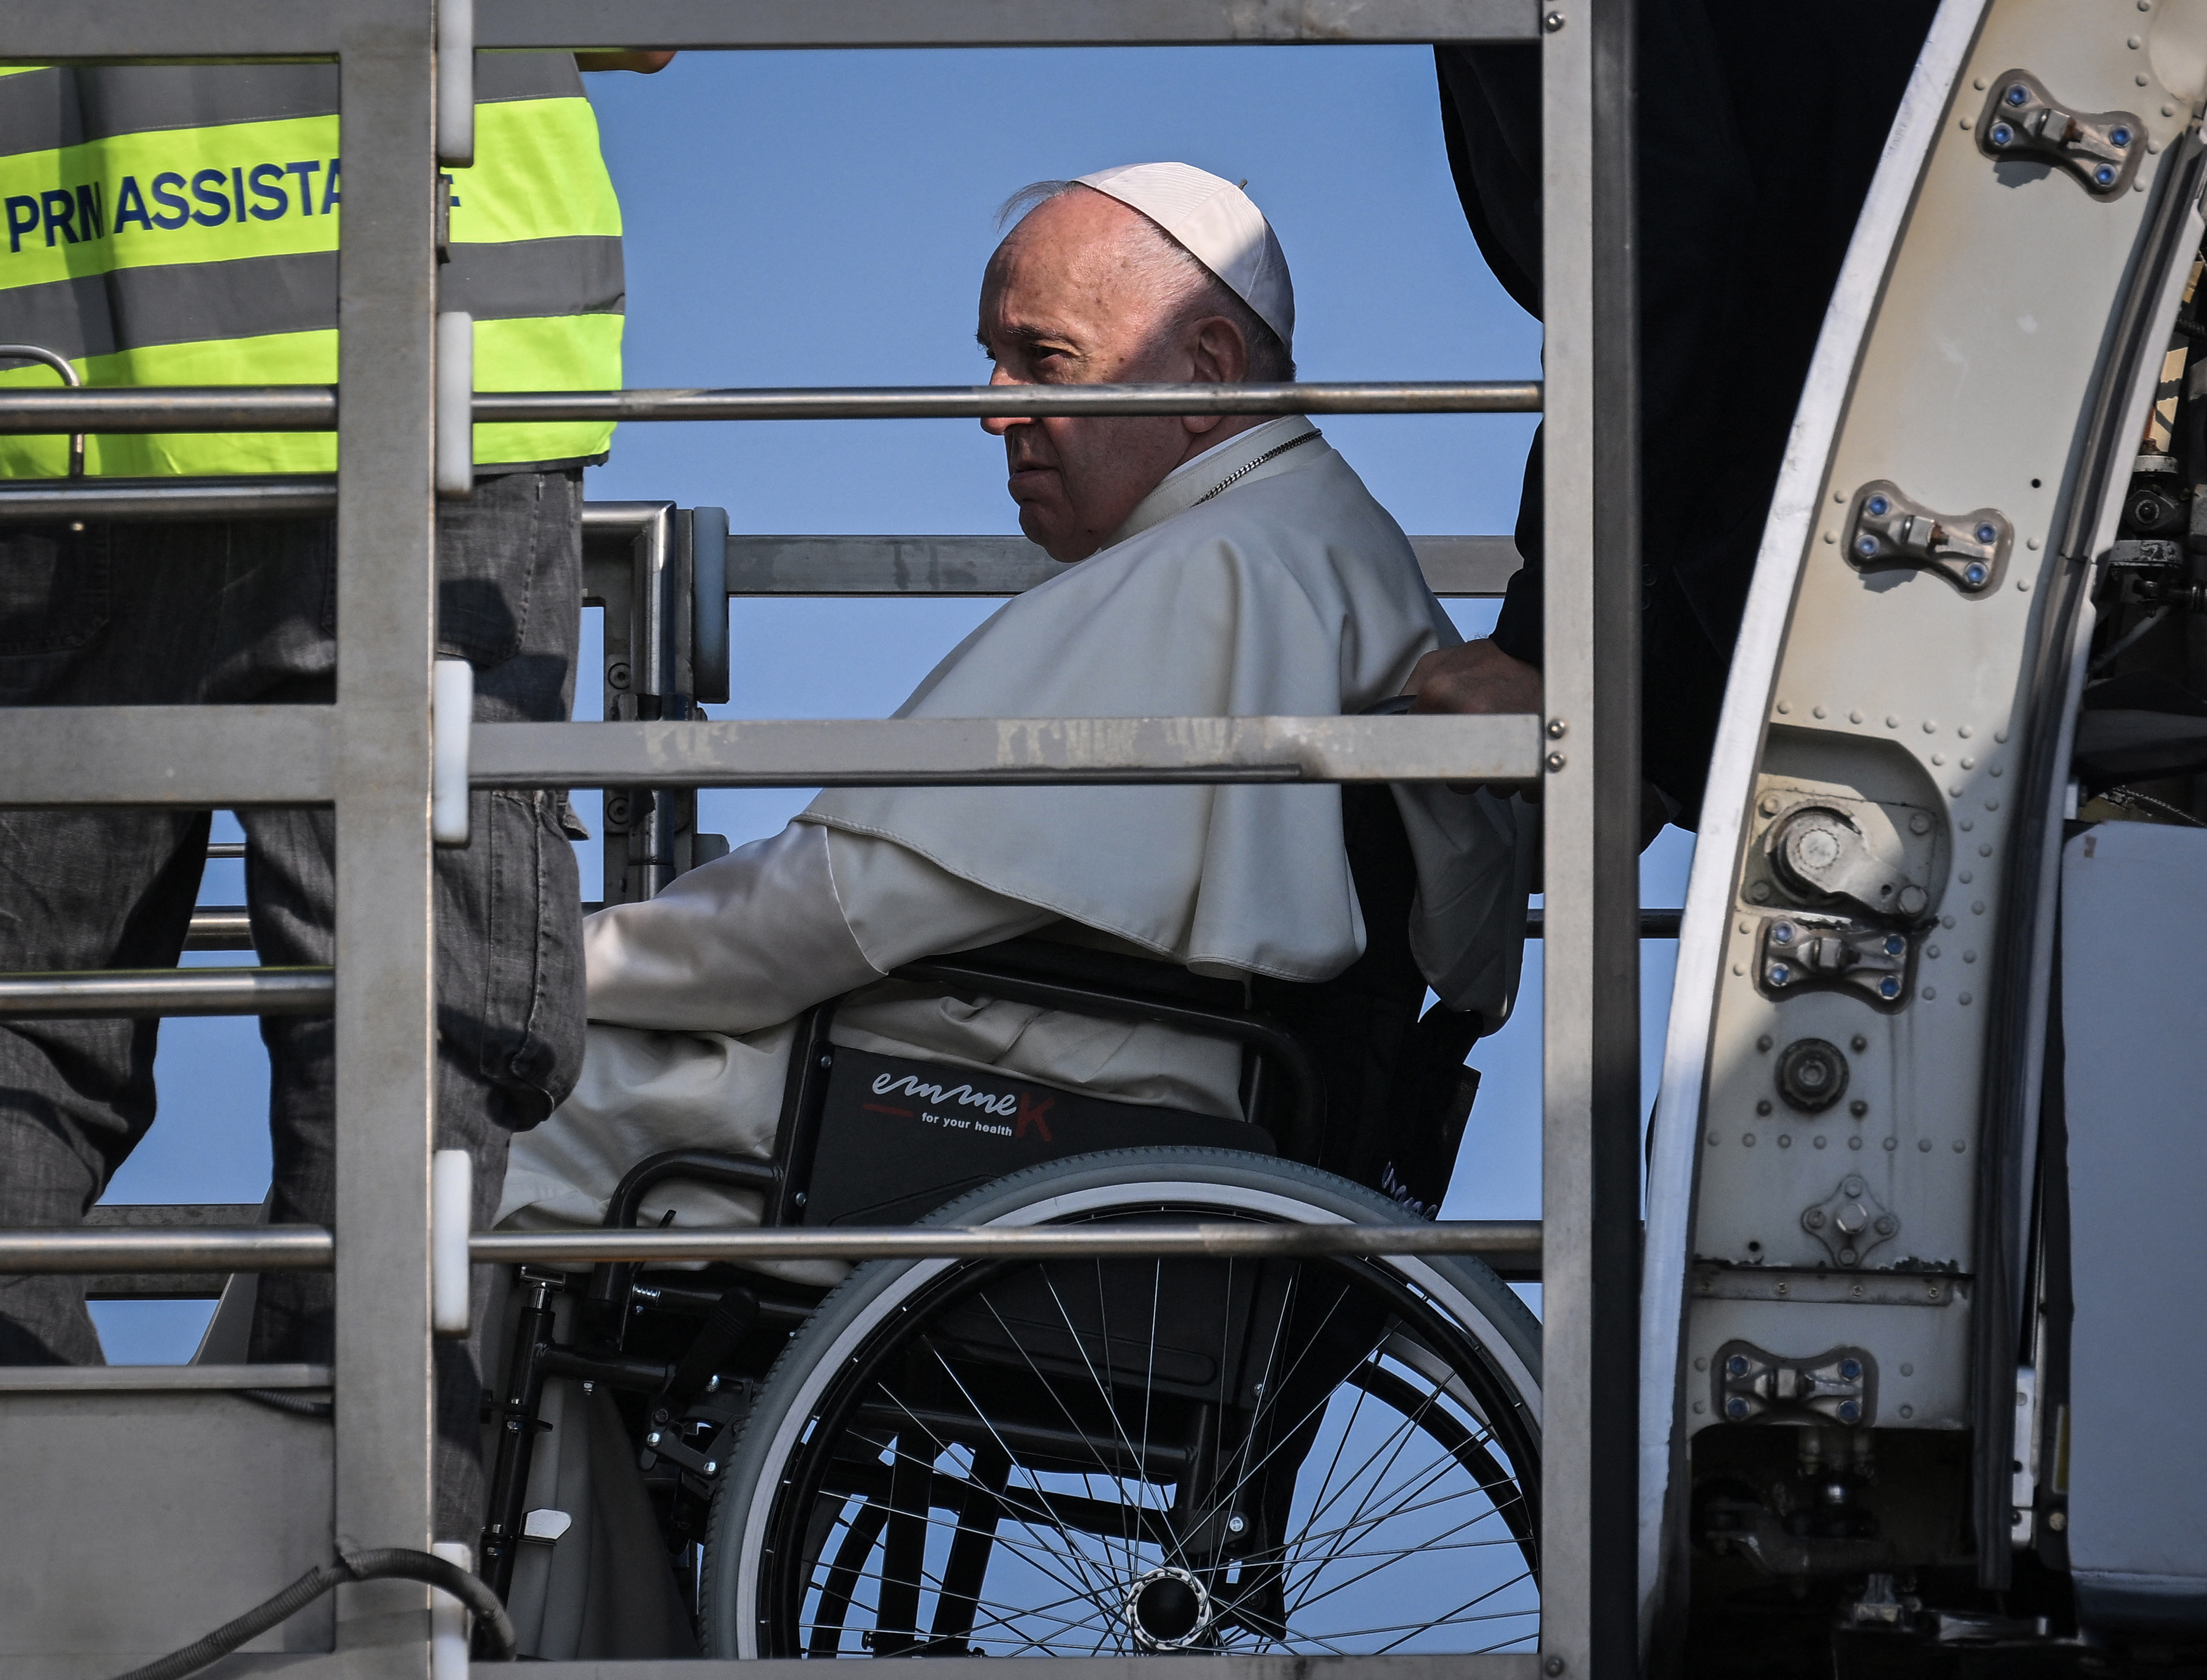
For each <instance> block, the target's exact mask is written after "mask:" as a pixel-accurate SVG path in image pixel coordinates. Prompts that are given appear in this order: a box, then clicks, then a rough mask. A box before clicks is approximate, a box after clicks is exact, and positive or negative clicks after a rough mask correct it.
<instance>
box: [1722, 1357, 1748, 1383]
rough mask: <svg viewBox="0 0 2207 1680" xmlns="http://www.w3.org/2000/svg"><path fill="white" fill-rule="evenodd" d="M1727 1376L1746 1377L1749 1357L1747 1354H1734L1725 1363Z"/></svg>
mask: <svg viewBox="0 0 2207 1680" xmlns="http://www.w3.org/2000/svg"><path fill="white" fill-rule="evenodd" d="M1725 1375H1726V1376H1727V1377H1744V1376H1746V1375H1747V1355H1746V1354H1733V1355H1732V1357H1731V1358H1730V1359H1728V1360H1726V1361H1725Z"/></svg>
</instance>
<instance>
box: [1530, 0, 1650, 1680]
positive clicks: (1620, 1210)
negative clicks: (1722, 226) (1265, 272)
mask: <svg viewBox="0 0 2207 1680" xmlns="http://www.w3.org/2000/svg"><path fill="white" fill-rule="evenodd" d="M1541 15H1542V23H1543V30H1544V33H1543V48H1542V64H1543V72H1542V99H1543V109H1542V119H1541V128H1542V145H1543V147H1544V152H1543V158H1544V162H1543V181H1542V192H1543V200H1542V208H1543V215H1544V218H1545V233H1544V236H1543V238H1544V248H1543V254H1542V275H1541V301H1542V311H1541V314H1542V318H1543V320H1544V321H1545V322H1546V379H1547V400H1546V416H1545V419H1544V422H1543V423H1544V426H1545V427H1546V441H1547V448H1546V481H1545V485H1544V487H1543V495H1544V497H1545V499H1546V511H1547V529H1546V550H1545V557H1546V558H1545V564H1546V613H1545V648H1546V654H1545V658H1546V710H1547V714H1548V726H1547V747H1548V751H1549V758H1548V774H1547V777H1546V792H1545V798H1546V891H1547V926H1546V951H1545V956H1544V961H1545V963H1546V993H1545V1012H1546V1045H1545V1051H1544V1061H1543V1079H1544V1092H1545V1095H1544V1109H1545V1115H1544V1124H1545V1135H1544V1143H1543V1148H1542V1155H1541V1175H1542V1176H1541V1209H1542V1215H1543V1217H1544V1218H1545V1220H1546V1238H1545V1244H1544V1255H1543V1277H1544V1285H1543V1288H1542V1292H1541V1300H1542V1317H1543V1319H1544V1323H1545V1338H1544V1348H1545V1354H1544V1363H1543V1382H1542V1391H1543V1405H1542V1500H1541V1545H1540V1557H1541V1564H1542V1579H1541V1603H1542V1617H1543V1627H1542V1631H1541V1651H1542V1656H1543V1663H1542V1667H1543V1671H1544V1672H1545V1673H1546V1674H1549V1675H1563V1676H1569V1677H1597V1680H1623V1677H1624V1676H1627V1675H1629V1674H1630V1673H1632V1672H1633V1671H1634V1670H1635V1668H1636V1665H1637V1651H1636V1630H1635V1617H1636V1612H1635V1600H1636V1593H1635V1590H1634V1569H1635V1551H1634V1528H1635V1524H1636V1518H1637V1513H1638V1498H1637V1492H1636V1483H1635V1476H1636V1464H1637V1457H1636V1449H1635V1437H1636V1428H1637V1396H1638V1387H1639V1384H1638V1369H1637V1367H1638V1341H1637V1337H1638V1305H1639V1300H1638V1298H1639V1252H1638V1244H1637V1231H1638V1222H1639V1205H1640V1197H1639V1188H1640V1148H1639V1138H1640V1127H1639V1119H1640V1115H1639V1109H1640V1092H1639V1084H1640V1054H1639V1047H1640V984H1639V980H1640V950H1639V941H1638V938H1637V934H1638V908H1639V844H1638V842H1639V828H1640V811H1639V806H1640V798H1639V794H1640V739H1639V736H1640V729H1639V709H1640V620H1639V611H1640V542H1639V517H1640V486H1639V470H1638V442H1639V437H1638V428H1639V400H1638V390H1637V374H1636V338H1637V310H1636V302H1635V287H1634V253H1633V242H1634V221H1633V198H1634V186H1633V147H1632V84H1631V71H1632V57H1633V53H1632V47H1633V42H1632V31H1633V0H1553V3H1551V4H1548V5H1545V6H1544V7H1543V8H1542V14H1541Z"/></svg>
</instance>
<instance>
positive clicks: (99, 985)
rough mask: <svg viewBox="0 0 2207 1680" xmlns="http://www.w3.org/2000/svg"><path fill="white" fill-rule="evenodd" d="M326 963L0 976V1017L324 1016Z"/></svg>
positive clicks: (330, 990)
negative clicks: (305, 966)
mask: <svg viewBox="0 0 2207 1680" xmlns="http://www.w3.org/2000/svg"><path fill="white" fill-rule="evenodd" d="M336 998H337V979H336V974H335V971H334V970H332V969H327V968H111V969H95V970H93V971H91V972H82V973H75V974H0V1020H9V1021H21V1020H40V1019H68V1020H111V1019H129V1018H132V1017H136V1016H147V1015H326V1014H328V1013H330V1010H331V1008H332V1006H333V1005H334V1003H335V1001H336Z"/></svg>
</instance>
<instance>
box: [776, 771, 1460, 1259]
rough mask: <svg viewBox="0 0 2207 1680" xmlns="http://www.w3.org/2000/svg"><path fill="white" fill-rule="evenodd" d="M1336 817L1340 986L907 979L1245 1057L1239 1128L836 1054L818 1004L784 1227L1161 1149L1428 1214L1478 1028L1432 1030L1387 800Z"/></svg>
mask: <svg viewBox="0 0 2207 1680" xmlns="http://www.w3.org/2000/svg"><path fill="white" fill-rule="evenodd" d="M1342 815H1343V836H1344V840H1346V843H1347V846H1348V851H1349V866H1350V870H1351V873H1352V876H1353V877H1354V879H1355V885H1356V890H1357V897H1358V900H1359V902H1360V904H1361V906H1362V909H1363V913H1364V922H1365V937H1366V946H1365V950H1364V953H1363V954H1362V955H1361V957H1359V958H1358V960H1356V961H1355V963H1354V964H1352V965H1351V966H1349V968H1348V969H1347V970H1346V971H1344V972H1343V973H1341V974H1340V975H1337V976H1336V977H1335V978H1333V979H1331V980H1327V981H1324V982H1319V983H1297V982H1289V981H1283V980H1274V979H1268V978H1262V977H1259V978H1254V979H1253V980H1252V981H1250V982H1249V983H1246V984H1245V983H1241V982H1239V981H1231V980H1223V979H1218V978H1210V977H1205V976H1200V975H1195V974H1191V973H1189V972H1187V971H1186V970H1184V969H1181V968H1178V967H1175V966H1172V965H1170V964H1167V963H1163V962H1157V961H1152V960H1145V959H1142V958H1139V957H1134V956H1129V955H1123V954H1117V953H1114V952H1109V951H1103V950H1098V949H1096V948H1092V947H1089V946H1085V945H1077V944H1072V943H1068V942H1060V941H1056V940H1050V939H1047V938H1026V939H1015V940H1009V941H1007V942H1004V943H1002V944H1000V945H994V946H990V947H988V948H984V949H982V950H978V951H971V952H965V953H961V954H958V955H956V956H951V957H942V958H936V959H934V960H930V961H927V962H921V963H914V964H912V965H910V966H907V967H906V968H903V969H901V970H900V971H898V974H897V977H896V978H899V979H903V980H909V981H915V982H918V983H924V984H928V985H930V986H936V987H940V988H942V989H946V990H948V991H952V992H954V993H957V994H960V995H966V996H988V997H996V998H1004V999H1009V1000H1011V1001H1024V1002H1032V1003H1035V1004H1038V1005H1041V1006H1043V1007H1048V1008H1054V1009H1063V1010H1067V1011H1069V1012H1072V1013H1086V1014H1092V1015H1097V1016H1101V1017H1103V1018H1105V1019H1127V1020H1147V1021H1153V1022H1157V1023H1159V1024H1162V1025H1169V1026H1174V1027H1176V1028H1180V1029H1182V1030H1185V1031H1191V1032H1195V1033H1199V1034H1204V1035H1206V1036H1211V1037H1220V1038H1224V1039H1227V1040H1229V1041H1232V1042H1235V1043H1239V1044H1240V1045H1241V1048H1242V1050H1243V1053H1244V1072H1243V1080H1242V1097H1243V1112H1244V1115H1245V1117H1246V1118H1245V1120H1244V1121H1232V1120H1227V1119H1222V1118H1219V1117H1217V1116H1214V1115H1200V1114H1193V1113H1190V1112H1188V1111H1187V1110H1185V1109H1173V1108H1165V1107H1159V1106H1152V1105H1144V1104H1137V1103H1121V1102H1116V1101H1113V1100H1111V1099H1109V1098H1105V1097H1094V1096H1091V1095H1087V1094H1086V1093H1081V1092H1075V1091H1066V1090H1063V1089H1062V1088H1058V1087H1055V1086H1050V1085H1043V1084H1040V1083H1039V1082H1037V1081H1034V1080H1031V1079H1022V1078H1020V1077H1018V1076H1016V1075H1012V1074H1007V1073H1001V1072H998V1071H996V1070H990V1071H988V1072H975V1071H972V1070H968V1069H962V1068H954V1067H946V1066H944V1065H943V1064H941V1063H937V1062H928V1061H918V1060H906V1059H902V1058H898V1057H891V1056H882V1055H872V1054H870V1053H867V1052H864V1051H858V1050H854V1049H850V1048H848V1047H845V1046H840V1045H837V1044H835V1043H834V1042H833V1040H832V1036H831V1031H830V1029H831V1026H832V1023H833V1018H834V1004H833V1003H830V1004H825V1005H822V1007H820V1008H819V1009H817V1010H816V1011H815V1012H814V1013H813V1015H812V1017H811V1019H810V1021H809V1022H808V1023H807V1026H806V1029H805V1031H804V1032H802V1033H800V1035H799V1037H798V1045H797V1048H796V1049H794V1050H793V1052H792V1067H791V1076H790V1080H789V1085H788V1089H787V1091H786V1093H785V1096H784V1103H783V1110H782V1120H781V1127H780V1131H779V1134H778V1136H777V1139H776V1146H775V1154H776V1157H777V1160H778V1162H779V1163H780V1164H781V1168H782V1170H783V1171H784V1173H785V1174H786V1175H787V1181H788V1184H789V1186H790V1190H789V1192H788V1193H787V1197H786V1199H785V1200H784V1202H783V1204H782V1218H783V1220H784V1221H785V1222H786V1223H804V1224H806V1225H830V1224H839V1223H841V1224H875V1223H881V1224H888V1223H898V1222H900V1221H902V1220H906V1219H912V1218H917V1217H919V1216H920V1215H922V1214H924V1213H926V1212H928V1211H930V1210H932V1209H934V1208H937V1207H940V1206H942V1205H944V1204H945V1203H946V1202H948V1201H951V1200H953V1199H955V1198H956V1197H958V1196H960V1195H962V1194H964V1193H966V1191H968V1190H971V1189H973V1188H975V1187H978V1186H979V1185H981V1184H984V1183H987V1182H988V1181H990V1180H992V1179H995V1178H998V1177H1001V1176H1002V1175H1004V1174H1006V1173H1009V1172H1014V1171H1017V1170H1019V1169H1022V1168H1025V1167H1030V1166H1036V1165H1039V1164H1041V1163H1044V1162H1047V1161H1053V1160H1058V1159H1062V1158H1065V1157H1071V1156H1075V1155H1085V1154H1089V1153H1092V1152H1093V1151H1098V1150H1103V1149H1120V1148H1127V1147H1131V1146H1137V1145H1150V1144H1164V1145H1172V1144H1181V1145H1210V1146H1213V1147H1217V1148H1221V1149H1235V1150H1247V1151H1253V1152H1256V1153H1260V1154H1273V1153H1278V1154H1281V1155H1283V1156H1285V1157H1288V1158H1289V1159H1291V1160H1295V1161H1299V1162H1301V1163H1303V1164H1305V1165H1307V1166H1315V1167H1321V1168H1324V1169H1325V1170H1327V1171H1330V1172H1334V1173H1337V1174H1339V1175H1341V1176H1343V1177H1344V1178H1347V1179H1349V1180H1351V1181H1353V1182H1356V1183H1361V1184H1363V1185H1365V1186H1366V1187H1368V1188H1372V1189H1375V1190H1378V1191H1379V1192H1380V1193H1382V1194H1384V1195H1388V1196H1391V1197H1393V1198H1394V1199H1396V1200H1397V1201H1399V1202H1402V1203H1403V1204H1404V1205H1408V1206H1409V1207H1410V1208H1411V1209H1412V1210H1413V1211H1417V1212H1422V1213H1426V1214H1428V1215H1430V1214H1431V1213H1432V1212H1433V1211H1436V1210H1437V1209H1438V1205H1439V1202H1440V1199H1441V1195H1442V1193H1443V1192H1444V1190H1445V1189H1446V1187H1447V1183H1448V1175H1449V1172H1450V1169H1451V1168H1452V1167H1453V1166H1454V1164H1455V1157H1456V1145H1457V1143H1458V1141H1459V1140H1460V1139H1461V1138H1462V1131H1463V1124H1464V1118H1465V1115H1466V1114H1467V1113H1468V1110H1469V1108H1470V1099H1471V1096H1472V1093H1473V1091H1474V1090H1475V1089H1476V1085H1477V1079H1478V1075H1477V1074H1476V1073H1474V1072H1472V1070H1470V1069H1469V1068H1467V1067H1464V1065H1463V1058H1464V1055H1465V1054H1466V1052H1467V1051H1468V1049H1470V1046H1471V1043H1472V1042H1473V1040H1474V1038H1475V1037H1477V1036H1478V1032H1479V1029H1480V1020H1479V1018H1478V1017H1477V1016H1474V1015H1462V1014H1456V1013H1453V1012H1450V1011H1448V1010H1445V1009H1443V1008H1440V1007H1435V1008H1434V1009H1432V1011H1430V1012H1427V1013H1426V1014H1425V1015H1424V1016H1423V1017H1422V1018H1421V1017H1420V1004H1421V1003H1422V1001H1423V1000H1424V998H1425V995H1426V983H1425V979H1424V977H1423V976H1422V975H1421V974H1420V972H1419V970H1418V966H1417V963H1416V961H1415V959H1414V958H1413V957H1412V955H1411V954H1410V944H1409V919H1410V913H1411V907H1412V903H1413V900H1414V898H1415V894H1416V890H1417V874H1416V866H1415V861H1414V860H1413V858H1412V857H1411V854H1410V848H1409V840H1408V838H1407V836H1406V835H1405V834H1404V832H1403V822H1402V818H1401V816H1399V815H1398V814H1397V810H1396V806H1395V801H1394V796H1393V794H1392V792H1391V791H1390V790H1389V789H1388V788H1386V787H1385V786H1363V785H1351V786H1344V787H1343V789H1342Z"/></svg>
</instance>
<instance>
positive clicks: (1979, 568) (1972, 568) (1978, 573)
mask: <svg viewBox="0 0 2207 1680" xmlns="http://www.w3.org/2000/svg"><path fill="white" fill-rule="evenodd" d="M1962 581H1963V582H1964V583H1967V584H1968V585H1969V586H1970V587H1971V589H1976V588H1977V585H1978V584H1980V583H1983V582H1984V581H1985V568H1984V566H1983V563H1982V562H1980V561H1977V560H1971V562H1970V563H1969V565H1965V566H1964V567H1963V568H1962Z"/></svg>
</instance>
